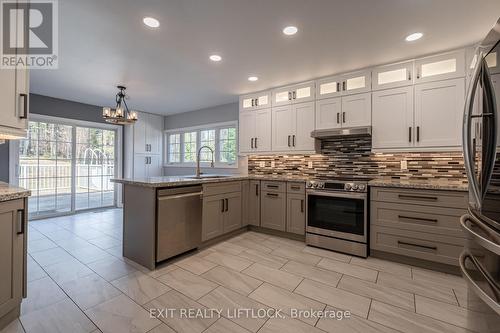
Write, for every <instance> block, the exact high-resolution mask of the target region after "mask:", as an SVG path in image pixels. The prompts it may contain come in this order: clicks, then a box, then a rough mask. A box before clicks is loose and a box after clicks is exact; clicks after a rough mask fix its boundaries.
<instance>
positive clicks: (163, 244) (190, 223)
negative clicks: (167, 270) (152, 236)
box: [156, 186, 203, 262]
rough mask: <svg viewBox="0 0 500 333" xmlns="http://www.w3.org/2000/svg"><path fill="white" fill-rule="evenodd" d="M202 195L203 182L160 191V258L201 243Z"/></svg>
mask: <svg viewBox="0 0 500 333" xmlns="http://www.w3.org/2000/svg"><path fill="white" fill-rule="evenodd" d="M202 199H203V190H202V187H201V186H187V187H177V188H171V189H164V190H159V191H158V199H157V200H158V221H157V222H158V223H157V232H156V262H160V261H163V260H165V259H168V258H171V257H173V256H176V255H178V254H181V253H183V252H186V251H189V250H192V249H195V248H197V247H198V246H199V245H200V244H201V218H202Z"/></svg>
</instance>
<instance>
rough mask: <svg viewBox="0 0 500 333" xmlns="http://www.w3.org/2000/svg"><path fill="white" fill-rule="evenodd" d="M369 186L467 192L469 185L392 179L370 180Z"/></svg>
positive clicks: (440, 180) (442, 181)
mask: <svg viewBox="0 0 500 333" xmlns="http://www.w3.org/2000/svg"><path fill="white" fill-rule="evenodd" d="M368 185H369V186H377V187H402V188H414V189H425V190H448V191H468V190H469V187H468V186H469V185H468V184H467V183H464V182H463V181H458V180H447V179H435V180H422V179H414V180H408V179H393V178H378V179H374V180H371V181H370V182H369V183H368Z"/></svg>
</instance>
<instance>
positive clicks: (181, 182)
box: [111, 175, 307, 187]
mask: <svg viewBox="0 0 500 333" xmlns="http://www.w3.org/2000/svg"><path fill="white" fill-rule="evenodd" d="M204 176H210V175H204ZM213 176H217V175H213ZM189 177H192V176H163V177H149V178H113V179H111V182H114V183H120V184H126V185H135V186H144V187H176V186H189V185H198V184H208V183H221V182H230V181H238V180H248V179H250V180H274V181H296V182H306V181H307V178H303V177H296V176H276V175H275V176H273V175H269V176H268V175H231V176H224V177H221V178H205V179H192V178H189Z"/></svg>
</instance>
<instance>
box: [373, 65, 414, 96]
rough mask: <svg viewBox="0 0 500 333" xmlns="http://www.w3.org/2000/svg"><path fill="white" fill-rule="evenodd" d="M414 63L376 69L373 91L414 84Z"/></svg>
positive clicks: (374, 70)
mask: <svg viewBox="0 0 500 333" xmlns="http://www.w3.org/2000/svg"><path fill="white" fill-rule="evenodd" d="M414 64H415V62H414V61H406V62H400V63H397V64H392V65H385V66H379V67H375V68H374V69H373V71H372V89H373V90H381V89H389V88H397V87H405V86H410V85H412V84H413V67H414Z"/></svg>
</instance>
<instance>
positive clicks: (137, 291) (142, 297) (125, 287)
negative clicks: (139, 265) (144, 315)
mask: <svg viewBox="0 0 500 333" xmlns="http://www.w3.org/2000/svg"><path fill="white" fill-rule="evenodd" d="M111 283H112V284H113V285H114V286H115V287H116V288H118V289H120V290H121V291H122V292H123V293H124V294H125V295H127V296H128V297H130V298H131V299H133V300H134V301H136V302H137V303H138V304H141V305H143V304H146V303H147V302H149V301H152V300H153V299H155V298H156V297H158V296H161V295H163V294H164V293H166V292H167V291H169V290H170V289H171V288H170V287H168V286H166V285H164V284H163V283H161V282H159V281H158V280H156V279H153V278H152V277H150V276H149V275H147V274H144V273H142V272H134V273H132V274H130V275H125V276H124V277H121V278H119V279H117V280H114V281H112V282H111Z"/></svg>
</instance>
